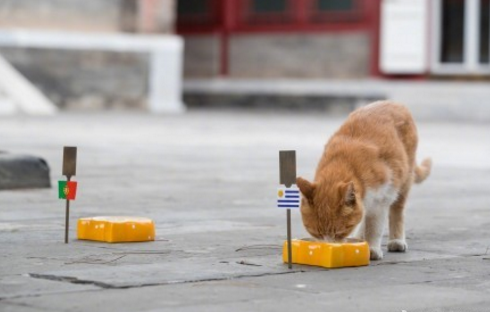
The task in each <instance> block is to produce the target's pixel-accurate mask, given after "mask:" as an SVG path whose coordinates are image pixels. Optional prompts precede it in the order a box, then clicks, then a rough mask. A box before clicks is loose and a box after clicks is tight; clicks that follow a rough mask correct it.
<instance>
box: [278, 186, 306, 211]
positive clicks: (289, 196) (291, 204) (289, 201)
mask: <svg viewBox="0 0 490 312" xmlns="http://www.w3.org/2000/svg"><path fill="white" fill-rule="evenodd" d="M300 194H301V193H300V192H299V189H298V187H297V186H296V184H293V185H291V187H286V186H285V185H282V186H280V187H279V188H278V189H277V208H287V209H294V208H299V207H300V203H301V195H300Z"/></svg>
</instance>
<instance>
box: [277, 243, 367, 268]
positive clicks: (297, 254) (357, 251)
mask: <svg viewBox="0 0 490 312" xmlns="http://www.w3.org/2000/svg"><path fill="white" fill-rule="evenodd" d="M291 247H292V262H293V263H296V264H305V265H314V266H321V267H324V268H340V267H354V266H363V265H368V264H369V245H368V243H367V242H364V241H359V240H348V241H347V242H345V243H327V242H321V241H313V240H309V239H293V240H292V242H291ZM282 259H283V261H284V263H287V262H288V242H287V241H285V242H284V246H283V249H282Z"/></svg>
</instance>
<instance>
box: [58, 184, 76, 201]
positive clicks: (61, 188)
mask: <svg viewBox="0 0 490 312" xmlns="http://www.w3.org/2000/svg"><path fill="white" fill-rule="evenodd" d="M76 196H77V182H75V181H58V198H60V199H67V200H75V197H76Z"/></svg>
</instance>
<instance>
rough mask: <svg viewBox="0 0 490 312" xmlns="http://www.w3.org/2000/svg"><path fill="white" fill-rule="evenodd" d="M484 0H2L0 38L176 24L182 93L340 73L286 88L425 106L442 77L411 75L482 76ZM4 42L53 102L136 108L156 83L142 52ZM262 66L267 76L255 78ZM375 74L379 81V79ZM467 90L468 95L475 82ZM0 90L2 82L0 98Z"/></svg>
mask: <svg viewBox="0 0 490 312" xmlns="http://www.w3.org/2000/svg"><path fill="white" fill-rule="evenodd" d="M489 3H490V0H42V1H40V0H0V43H1V42H2V38H3V39H6V41H9V38H11V34H12V33H14V32H16V31H17V30H19V29H21V30H23V31H24V32H32V33H33V34H34V36H36V35H35V34H36V32H53V31H54V32H62V33H64V34H65V35H66V36H70V35H71V34H72V33H77V34H78V35H80V34H82V37H83V35H85V36H87V37H86V38H88V37H89V36H92V34H95V33H105V34H107V33H109V34H116V35H121V34H124V35H129V36H125V37H141V36H139V35H141V34H145V35H148V34H175V33H176V34H178V35H180V36H182V37H183V38H184V40H185V49H184V77H185V78H186V79H187V81H186V82H185V84H184V88H185V92H186V99H185V101H186V102H187V103H188V104H193V103H194V105H195V103H198V102H199V103H203V102H204V100H205V97H206V96H207V95H210V97H209V102H210V103H216V102H217V98H216V97H214V95H215V94H217V93H221V94H223V95H225V96H224V97H223V103H227V104H228V103H232V104H234V103H235V102H237V101H235V102H234V101H233V100H231V99H230V97H228V95H230V94H231V95H233V96H234V95H235V94H236V93H239V92H242V90H246V92H247V94H246V95H247V96H248V95H254V94H253V93H254V92H256V90H257V89H260V88H257V86H259V87H265V86H266V85H267V86H271V88H269V89H267V90H265V91H264V90H262V94H265V93H267V92H268V94H266V95H271V94H272V95H274V94H279V91H280V92H283V93H282V94H279V95H280V96H281V95H285V96H288V92H287V91H288V90H289V89H291V88H290V86H292V85H290V84H287V86H286V84H280V83H278V84H276V86H277V88H276V89H274V81H276V82H277V81H279V80H280V79H283V78H293V79H292V80H291V81H293V82H291V81H289V82H288V83H296V82H297V81H298V80H299V81H305V83H309V82H311V79H331V80H338V81H340V82H339V84H338V85H335V84H334V83H332V81H330V82H329V83H328V84H327V83H318V84H316V85H314V84H311V83H310V85H309V86H308V87H306V86H305V85H304V84H303V85H294V88H295V89H294V90H297V91H294V92H292V93H296V94H295V95H298V94H299V95H301V96H296V98H295V99H294V100H295V101H296V103H300V105H303V104H304V103H305V102H306V101H303V99H305V98H306V97H305V96H304V95H305V94H306V95H309V94H312V93H315V92H316V95H315V96H316V97H315V98H314V99H311V97H310V98H309V99H308V100H307V101H310V100H314V101H318V102H322V103H323V102H325V101H324V99H325V98H336V99H338V98H341V99H345V98H348V100H349V101H350V102H349V103H359V102H363V101H364V102H365V101H366V100H371V99H374V98H380V97H383V98H387V97H390V96H391V98H399V99H401V100H403V101H404V102H405V103H410V102H413V103H418V104H420V105H421V106H425V105H426V102H430V103H434V102H435V100H434V98H441V96H440V95H441V94H446V93H447V92H446V89H444V88H448V87H447V86H439V85H438V86H436V87H437V88H438V89H437V90H439V91H438V92H439V93H437V92H435V91H431V92H430V93H431V94H438V95H437V96H436V95H434V98H427V96H426V93H429V92H425V93H424V92H414V91H413V90H415V89H413V88H414V87H415V86H413V85H411V86H408V85H407V81H421V80H423V81H427V82H428V81H432V82H434V81H435V80H438V81H439V80H441V78H443V80H446V78H450V79H451V80H457V81H473V80H475V79H487V78H488V77H490V63H489V55H490V42H489V38H490V21H489V12H490V5H489ZM2 36H3V37H2ZM31 38H32V37H31ZM128 50H130V49H128ZM0 54H1V55H2V56H3V57H5V59H7V60H8V61H9V62H10V64H12V65H13V66H14V67H15V68H16V69H17V70H18V71H20V72H21V73H22V74H23V75H24V76H25V77H27V78H28V79H29V80H30V81H32V82H33V83H34V84H35V85H36V86H37V87H38V88H39V89H40V90H41V91H42V92H43V93H44V94H45V95H47V97H48V98H49V99H50V100H51V101H52V102H54V103H55V104H56V105H57V106H58V107H60V108H67V109H72V108H74V109H107V108H136V109H141V108H145V107H148V93H149V92H148V90H149V89H150V88H151V85H155V84H152V83H150V81H149V80H150V79H152V78H151V77H152V71H151V68H150V67H151V66H155V62H153V61H152V58H151V56H150V55H149V54H148V53H147V54H145V53H134V52H131V51H128V52H125V51H107V50H105V51H103V50H98V49H97V48H94V49H91V50H87V49H85V50H83V49H80V50H76V49H71V50H68V49H63V48H62V47H61V46H60V47H51V48H42V49H41V48H38V47H30V46H28V45H23V46H9V45H0ZM169 62H172V60H169ZM179 66H180V63H179ZM160 67H161V66H160ZM153 68H154V67H153ZM0 78H1V77H0ZM213 78H225V79H224V83H223V80H221V81H220V84H219V85H218V87H217V85H216V84H213V83H214V79H213ZM227 78H247V79H249V81H252V82H253V83H252V84H248V85H245V86H243V85H242V86H239V87H236V88H235V86H232V88H234V89H233V90H232V92H228V91H230V85H231V84H233V83H235V82H236V81H237V80H238V79H227ZM261 78H270V79H271V80H269V82H268V83H267V84H263V83H262V82H261V81H260V79H261ZM294 78H295V79H296V80H295V79H294ZM371 78H381V79H371ZM399 78H407V79H406V80H404V81H405V82H404V84H405V85H406V86H407V89H406V90H405V91H403V93H397V94H396V95H393V93H392V92H391V91H392V90H395V88H394V87H393V86H392V85H388V83H389V82H391V81H393V80H397V81H398V79H399ZM359 81H362V84H360V83H359ZM372 81H376V82H377V83H378V85H376V88H377V89H376V90H375V88H373V86H372V85H369V83H370V82H372ZM379 81H382V82H384V83H385V84H384V85H380V84H379ZM471 84H472V85H475V83H473V82H472V83H471ZM4 85H5V83H4ZM6 85H7V86H8V83H7V84H6ZM426 85H428V84H426ZM446 85H447V84H446ZM311 86H313V87H311ZM344 86H346V88H343V87H344ZM0 87H1V85H0ZM242 87H243V88H242ZM439 87H440V88H439ZM240 88H241V89H240ZM449 88H451V89H454V88H453V87H449ZM479 88H480V89H479V90H480V91H481V92H480V91H478V92H479V93H478V94H480V95H478V97H475V99H474V100H473V102H475V103H479V102H481V99H483V98H486V97H488V96H490V95H489V94H487V93H486V91H484V90H486V89H487V88H486V85H485V86H481V85H480V87H479ZM0 89H1V88H0ZM262 89H265V88H262ZM300 89H301V90H300ZM460 89H461V90H463V88H460ZM281 90H282V91H281ZM284 90H285V91H284ZM400 90H401V89H400ZM465 90H467V91H466V92H467V93H466V94H467V95H468V94H470V95H471V94H476V93H477V92H474V91H473V89H471V90H470V89H469V88H466V89H465ZM482 90H483V91H482ZM167 91H168V90H167ZM311 91H314V92H311ZM400 92H401V91H400ZM289 93H291V92H289ZM1 94H2V90H0V100H1ZM418 94H419V95H418ZM467 95H465V96H459V95H458V96H453V95H451V96H448V97H447V98H446V99H444V101H442V100H441V101H440V102H441V107H442V105H443V104H445V103H448V100H452V99H454V101H456V100H457V101H459V102H461V101H462V100H461V99H463V98H465V99H467ZM193 96H194V98H195V100H193ZM411 96H412V97H413V98H410V97H411ZM415 96H417V97H416V98H415ZM242 99H243V98H242ZM242 99H239V101H238V102H241V103H244V102H251V101H250V98H246V101H245V100H242ZM279 100H280V101H282V100H283V99H282V98H281V99H279ZM422 100H423V101H422ZM267 102H273V101H270V99H267ZM295 105H296V104H295ZM315 105H316V104H315ZM356 105H357V104H356ZM433 105H434V104H433ZM455 105H456V104H454V105H452V106H455ZM449 106H451V105H446V107H449ZM489 119H490V116H489Z"/></svg>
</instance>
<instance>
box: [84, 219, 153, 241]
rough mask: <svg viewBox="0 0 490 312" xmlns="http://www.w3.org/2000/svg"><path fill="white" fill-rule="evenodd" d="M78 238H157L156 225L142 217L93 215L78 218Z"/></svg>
mask: <svg viewBox="0 0 490 312" xmlns="http://www.w3.org/2000/svg"><path fill="white" fill-rule="evenodd" d="M77 234H78V239H87V240H94V241H101V242H108V243H119V242H144V241H153V240H155V225H154V223H153V221H152V220H151V219H148V218H140V217H120V216H118V217H93V218H81V219H78V228H77Z"/></svg>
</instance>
